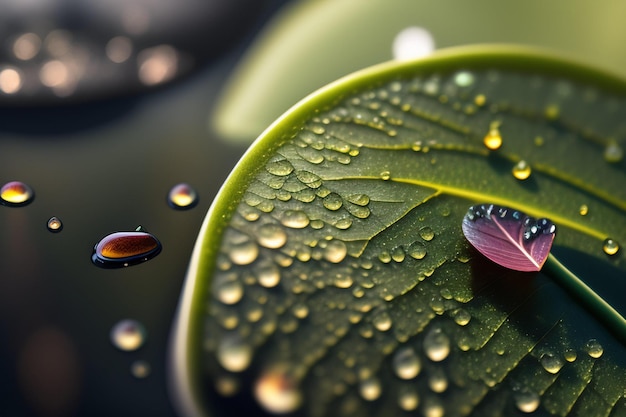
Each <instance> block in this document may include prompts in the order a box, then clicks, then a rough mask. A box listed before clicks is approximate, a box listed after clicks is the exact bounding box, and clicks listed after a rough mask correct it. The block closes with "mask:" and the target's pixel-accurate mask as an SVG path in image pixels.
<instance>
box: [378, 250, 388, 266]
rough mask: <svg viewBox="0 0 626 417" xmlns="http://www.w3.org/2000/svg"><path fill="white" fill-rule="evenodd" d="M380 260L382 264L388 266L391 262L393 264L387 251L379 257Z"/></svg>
mask: <svg viewBox="0 0 626 417" xmlns="http://www.w3.org/2000/svg"><path fill="white" fill-rule="evenodd" d="M378 260H379V261H381V262H382V263H385V264H388V263H389V262H391V254H389V252H387V251H382V252H381V253H380V255H378Z"/></svg>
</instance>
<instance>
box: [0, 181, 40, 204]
mask: <svg viewBox="0 0 626 417" xmlns="http://www.w3.org/2000/svg"><path fill="white" fill-rule="evenodd" d="M34 197H35V193H34V192H33V189H32V188H30V187H29V186H28V185H27V184H25V183H23V182H21V181H11V182H7V183H6V184H4V185H3V186H2V188H0V204H2V205H5V206H10V207H21V206H25V205H27V204H30V203H31V202H32V201H33V198H34Z"/></svg>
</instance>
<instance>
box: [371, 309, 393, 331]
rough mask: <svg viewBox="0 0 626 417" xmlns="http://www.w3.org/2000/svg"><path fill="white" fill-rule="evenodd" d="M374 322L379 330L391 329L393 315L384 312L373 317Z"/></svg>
mask: <svg viewBox="0 0 626 417" xmlns="http://www.w3.org/2000/svg"><path fill="white" fill-rule="evenodd" d="M372 324H373V325H374V327H376V330H378V331H379V332H386V331H387V330H389V329H391V325H392V321H391V317H389V314H387V313H386V312H383V313H381V314H378V315H377V316H375V317H374V318H373V319H372Z"/></svg>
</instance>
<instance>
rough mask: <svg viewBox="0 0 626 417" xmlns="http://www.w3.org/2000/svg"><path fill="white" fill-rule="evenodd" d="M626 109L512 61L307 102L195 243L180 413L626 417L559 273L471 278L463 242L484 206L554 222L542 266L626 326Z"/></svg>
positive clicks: (263, 142) (387, 70)
mask: <svg viewBox="0 0 626 417" xmlns="http://www.w3.org/2000/svg"><path fill="white" fill-rule="evenodd" d="M625 108H626V84H625V83H624V81H623V80H622V79H621V78H617V77H615V76H613V75H610V74H607V73H605V72H601V71H598V70H594V69H590V68H587V67H585V66H582V65H580V64H577V63H573V62H569V61H565V60H560V59H557V58H554V57H551V55H550V54H546V53H538V52H536V51H532V50H527V49H521V48H515V47H502V48H490V47H471V48H457V49H455V48H452V49H449V50H445V51H439V52H437V53H435V54H433V55H432V56H431V57H429V58H426V59H424V60H421V61H414V62H405V63H397V62H392V63H387V64H383V65H380V66H376V67H373V68H369V69H365V70H363V71H360V72H357V73H355V74H353V75H351V76H348V77H346V78H343V79H341V80H339V81H337V82H336V83H333V84H331V85H329V86H327V87H325V88H323V89H322V90H320V91H318V92H317V93H315V94H313V95H311V96H309V97H308V98H307V99H306V100H303V101H301V102H300V103H299V104H298V105H296V106H295V107H293V108H292V109H291V110H290V111H288V112H287V113H285V114H284V115H283V116H282V117H281V118H279V119H278V120H277V121H276V122H275V123H274V124H273V125H272V126H271V127H270V128H268V129H267V130H266V131H265V133H264V134H263V135H262V136H261V137H260V138H259V139H258V141H257V142H256V143H255V144H254V145H253V146H252V147H251V148H250V149H249V151H248V152H247V154H246V155H245V156H244V157H243V159H242V160H241V162H240V163H239V165H238V166H237V167H236V168H235V170H234V171H233V173H232V174H231V176H230V178H229V179H228V180H227V182H226V183H225V185H224V187H223V189H222V191H221V192H220V193H219V195H218V196H217V198H216V200H215V202H214V204H213V206H212V208H211V209H210V211H209V213H208V214H207V217H206V219H205V222H204V224H203V227H202V230H201V232H200V236H199V238H198V241H197V244H196V248H195V251H194V255H193V259H192V262H191V265H190V268H189V273H188V277H187V282H186V284H185V289H184V294H183V298H182V300H181V304H180V308H179V318H178V322H177V327H176V332H175V333H174V342H175V345H174V346H175V349H174V356H173V358H174V360H175V367H174V368H175V371H176V372H175V377H176V378H175V379H174V381H175V389H176V391H177V392H178V395H179V400H180V404H181V408H182V409H186V410H187V414H188V415H200V414H203V413H204V414H206V415H212V416H237V415H244V414H251V415H266V414H284V413H292V414H293V415H298V416H388V415H403V414H404V413H407V414H412V413H413V414H414V413H418V414H419V415H445V416H481V417H485V416H502V415H506V416H521V415H527V413H530V412H534V413H535V414H534V415H542V416H543V415H559V416H564V415H572V416H582V415H584V416H609V415H610V416H617V415H624V413H626V402H625V400H624V393H625V389H626V373H625V372H624V371H625V369H626V350H625V347H624V345H623V344H622V342H621V340H623V339H624V335H623V334H621V333H620V330H619V329H618V328H615V327H613V326H612V324H611V323H610V322H605V321H603V320H602V319H601V318H600V319H599V318H598V317H597V316H596V315H595V314H594V313H595V310H594V308H588V306H591V307H593V302H589V303H588V304H587V305H581V304H579V303H578V302H577V300H576V299H575V298H572V297H571V296H570V293H569V292H566V291H565V290H564V289H563V288H562V287H561V286H560V283H559V282H558V281H555V280H554V276H552V275H550V274H553V273H555V272H554V269H553V270H550V271H546V272H539V273H536V274H535V273H520V272H515V271H511V270H507V269H504V268H501V267H499V266H497V265H495V264H493V263H491V262H490V261H488V260H486V259H485V258H483V257H482V256H481V255H480V254H478V253H477V252H475V251H474V250H472V248H471V247H470V245H469V244H468V242H467V241H466V240H465V239H464V237H463V235H462V232H461V221H462V219H463V217H464V215H465V213H466V211H467V208H468V207H469V206H470V205H473V204H477V203H493V204H498V205H502V206H507V207H511V208H513V209H519V210H522V211H524V212H526V213H528V214H529V215H531V216H534V217H548V218H550V219H551V220H552V221H554V223H555V224H556V225H557V227H558V233H557V236H556V239H555V242H554V246H553V249H552V252H553V253H554V254H555V255H556V256H557V257H558V258H559V259H560V261H561V262H562V263H563V264H564V265H565V266H566V267H567V268H568V269H569V270H571V271H572V272H573V274H575V275H574V276H575V277H576V278H577V279H580V280H581V282H583V283H584V284H585V285H588V286H589V287H591V288H592V289H593V291H595V292H596V293H597V294H598V295H599V296H600V297H602V298H603V300H604V301H606V302H607V303H608V304H609V305H610V306H612V308H614V309H615V310H617V311H618V312H619V313H620V314H622V315H624V314H625V312H626V302H625V300H624V298H623V296H622V294H624V290H626V281H625V280H624V279H623V277H624V272H625V271H626V251H624V250H623V249H618V250H617V251H616V250H615V249H616V248H615V247H614V246H611V245H608V246H607V242H606V239H607V238H611V239H613V240H614V242H618V244H619V242H622V243H623V242H626V215H625V211H626V189H625V188H624V186H623V185H624V184H625V183H626V165H625V162H624V160H623V151H622V149H623V147H624V146H625V144H624V134H625V132H626V130H625V129H626V125H625V124H624V119H623V113H624V109H625ZM496 135H497V136H499V137H500V138H501V140H502V143H501V146H500V147H499V148H498V149H496V150H494V149H490V148H495V146H492V142H490V141H489V140H488V141H485V138H486V137H487V138H489V139H493V137H494V136H496ZM486 142H487V143H488V144H491V145H490V148H489V147H487V146H486V144H485V143H486ZM521 161H524V163H525V164H526V166H527V167H529V168H528V172H526V173H525V175H520V174H519V167H518V168H515V167H516V166H518V165H519V164H520V162H521ZM557 273H558V271H557ZM564 276H565V275H563V274H562V275H560V276H559V277H561V278H562V277H564ZM565 279H567V277H565ZM572 285H573V286H576V285H577V284H576V282H572Z"/></svg>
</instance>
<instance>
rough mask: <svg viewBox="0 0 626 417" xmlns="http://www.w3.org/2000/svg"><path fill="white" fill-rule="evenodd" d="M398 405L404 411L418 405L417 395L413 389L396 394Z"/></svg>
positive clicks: (413, 408)
mask: <svg viewBox="0 0 626 417" xmlns="http://www.w3.org/2000/svg"><path fill="white" fill-rule="evenodd" d="M398 405H399V406H400V408H401V409H403V410H404V411H413V410H415V409H416V408H417V406H418V405H419V396H418V395H417V393H416V392H414V391H406V392H403V393H401V394H400V395H399V396H398Z"/></svg>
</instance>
